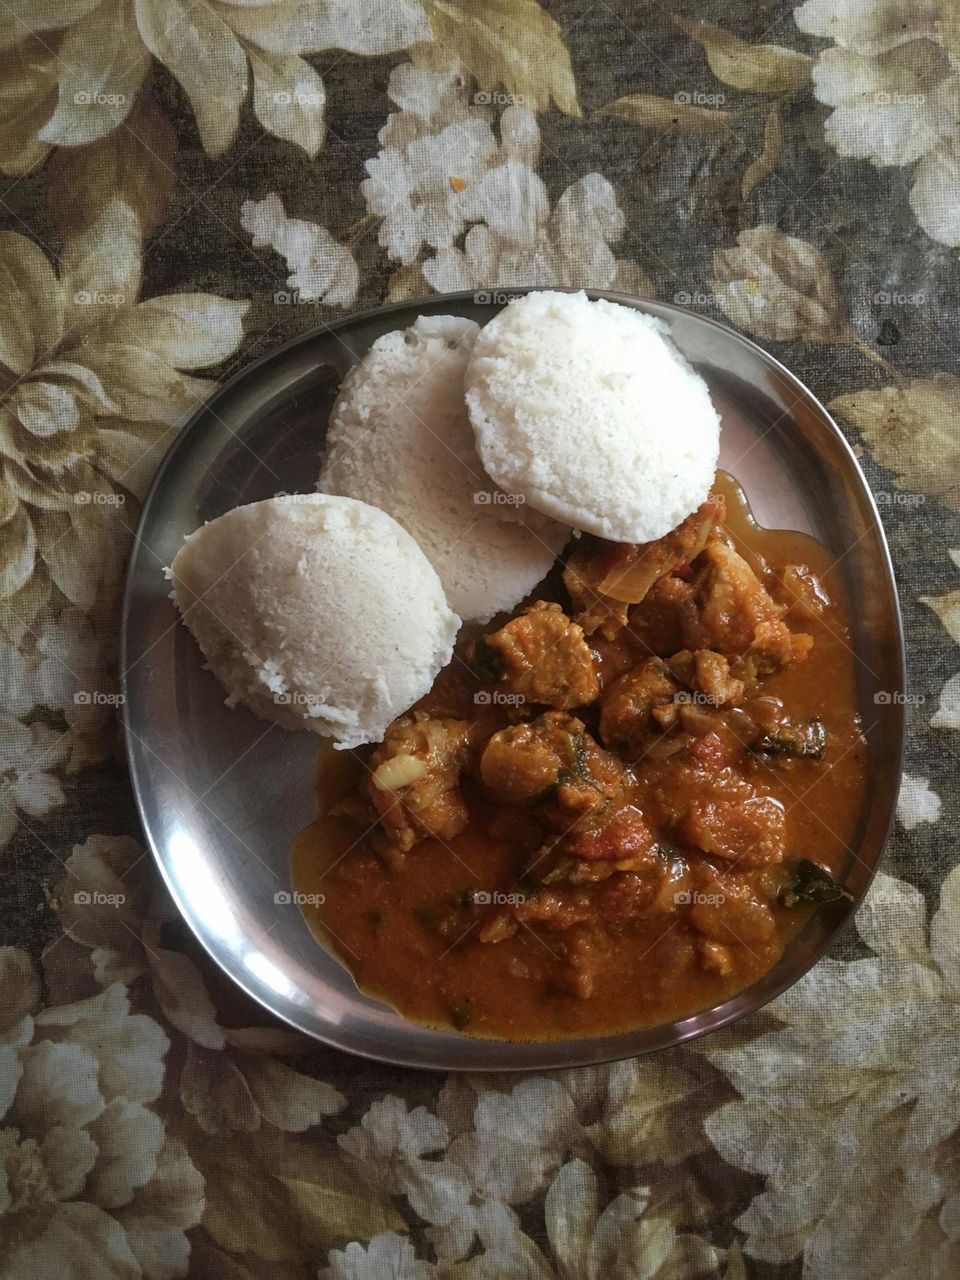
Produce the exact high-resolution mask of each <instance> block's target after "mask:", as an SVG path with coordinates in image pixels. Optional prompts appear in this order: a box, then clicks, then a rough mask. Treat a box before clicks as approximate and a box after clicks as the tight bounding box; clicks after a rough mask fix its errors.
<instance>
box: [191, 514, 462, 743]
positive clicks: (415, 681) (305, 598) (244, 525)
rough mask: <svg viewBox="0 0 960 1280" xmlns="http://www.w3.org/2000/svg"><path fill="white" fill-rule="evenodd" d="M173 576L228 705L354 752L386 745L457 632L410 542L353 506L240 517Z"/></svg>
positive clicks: (211, 527) (200, 535)
mask: <svg viewBox="0 0 960 1280" xmlns="http://www.w3.org/2000/svg"><path fill="white" fill-rule="evenodd" d="M170 576H171V578H172V580H173V591H174V598H175V600H176V603H177V607H178V608H179V610H180V612H181V614H182V615H183V620H184V622H185V623H186V624H187V626H188V627H189V629H190V630H191V632H192V633H193V635H194V637H195V638H196V640H197V643H198V644H199V645H200V648H201V649H202V650H203V654H204V657H205V658H206V660H207V663H208V664H209V666H210V669H211V670H212V671H213V673H214V675H215V676H216V677H217V679H218V680H219V681H220V682H221V684H222V685H223V686H224V688H225V689H226V690H227V692H228V694H229V698H228V703H229V704H230V705H235V704H236V703H242V704H243V705H244V706H246V707H249V709H250V710H251V711H254V712H255V713H256V714H257V715H259V716H262V717H263V718H264V719H266V720H274V721H276V723H277V724H280V725H282V726H283V727H284V728H287V729H310V730H312V731H313V732H314V733H318V734H324V735H329V736H331V737H333V738H335V739H336V740H337V742H338V744H339V745H341V746H344V747H356V746H359V745H360V744H362V743H369V742H377V741H379V740H380V739H381V738H382V737H383V736H384V733H385V732H386V730H387V727H388V725H389V724H390V722H391V721H392V720H393V719H394V718H395V717H396V716H397V715H399V714H400V713H401V712H403V711H406V709H407V708H408V707H410V706H411V704H413V703H414V702H416V701H417V699H418V698H420V697H422V696H423V695H424V694H425V693H426V692H427V691H428V690H429V689H430V687H431V685H432V684H433V681H434V677H435V676H436V674H437V672H438V671H439V670H440V668H441V667H442V666H443V665H444V664H445V663H446V662H448V661H449V660H450V656H451V653H452V651H453V642H454V639H455V637H456V634H457V630H458V628H459V625H460V619H459V618H458V617H457V616H456V615H455V614H454V613H453V612H452V611H451V610H450V608H449V607H448V605H447V603H446V600H445V598H444V594H443V588H442V586H441V584H440V579H439V578H438V577H437V574H436V571H435V570H434V569H433V567H432V566H431V564H430V562H429V560H428V559H427V558H426V556H425V555H424V554H423V552H422V551H421V550H420V548H419V546H418V545H417V543H416V542H415V541H414V540H413V538H412V537H411V536H410V534H409V533H407V531H406V530H405V529H403V528H402V527H401V526H400V525H399V524H397V522H396V521H395V520H393V519H392V518H391V517H390V516H388V515H387V514H386V513H385V512H383V511H380V510H378V509H377V508H376V507H371V506H368V505H367V504H366V503H364V502H357V501H355V500H353V499H351V498H341V497H331V496H329V495H326V494H319V493H317V494H299V495H288V496H287V497H282V498H268V499H267V500H265V501H263V502H253V503H250V504H249V505H248V506H244V507H236V508H234V510H232V511H228V512H227V513H226V514H225V515H222V516H219V517H218V518H217V519H216V520H211V521H210V523H209V524H205V525H204V526H203V527H202V528H200V529H198V530H197V531H196V532H195V533H193V534H191V535H190V537H188V538H187V540H186V542H185V543H184V545H183V546H182V547H181V548H180V550H179V552H178V553H177V556H176V558H175V559H174V561H173V565H172V567H171V570H170Z"/></svg>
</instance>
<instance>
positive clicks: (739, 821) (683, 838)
mask: <svg viewBox="0 0 960 1280" xmlns="http://www.w3.org/2000/svg"><path fill="white" fill-rule="evenodd" d="M715 718H716V717H715ZM742 752H743V748H742V746H741V744H740V743H739V742H738V740H737V739H736V737H734V736H733V735H732V734H729V733H727V732H723V733H722V734H721V732H710V733H707V734H704V735H703V736H702V737H697V738H694V739H693V740H692V741H691V742H690V743H689V745H688V746H687V747H686V748H685V750H684V751H683V752H682V753H681V754H680V755H678V756H676V757H671V758H670V759H669V760H668V761H666V762H665V764H664V766H663V773H662V776H661V777H660V778H659V779H658V781H657V784H656V787H655V789H654V791H653V794H652V795H651V796H650V797H649V800H648V805H649V807H650V809H651V811H652V815H653V817H654V819H655V820H656V822H657V823H659V824H662V825H663V826H664V827H666V828H667V829H668V830H670V831H671V832H672V833H673V835H674V838H675V839H676V840H677V841H678V842H680V843H682V844H684V845H687V846H689V847H691V848H693V849H699V850H700V851H701V852H703V853H705V854H708V855H709V856H710V857H711V858H714V859H720V860H723V861H726V862H736V863H739V864H740V865H741V866H743V867H753V866H760V865H762V864H763V863H767V862H780V861H782V860H783V857H784V855H785V853H786V839H787V831H786V815H785V813H784V808H783V805H782V804H781V803H780V802H779V800H776V799H775V798H774V797H773V796H771V795H768V794H767V793H766V792H765V791H763V790H762V789H761V788H760V787H758V786H757V785H756V784H755V783H754V782H753V781H750V780H748V779H747V778H745V777H743V775H742V773H740V772H739V769H738V759H739V757H740V756H741V755H742Z"/></svg>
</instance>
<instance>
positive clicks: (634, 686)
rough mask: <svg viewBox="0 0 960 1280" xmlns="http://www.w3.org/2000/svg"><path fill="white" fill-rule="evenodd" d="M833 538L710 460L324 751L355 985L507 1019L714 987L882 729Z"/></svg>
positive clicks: (557, 1023) (672, 1013)
mask: <svg viewBox="0 0 960 1280" xmlns="http://www.w3.org/2000/svg"><path fill="white" fill-rule="evenodd" d="M835 579H836V575H835V573H834V570H833V566H832V562H831V557H830V556H829V554H828V553H827V552H826V550H825V549H824V548H823V547H821V546H819V544H817V543H816V542H814V541H813V540H812V539H810V538H808V537H806V536H805V535H802V534H796V533H786V532H782V531H771V530H761V529H758V528H757V526H756V525H754V524H753V523H752V521H751V520H750V518H749V514H748V512H747V509H746V506H745V503H744V501H743V499H742V496H741V495H740V493H739V490H737V489H736V487H735V485H734V484H733V483H732V482H730V481H729V480H728V479H726V478H724V477H722V476H721V477H718V480H717V487H716V489H715V490H714V491H713V492H711V493H709V494H708V495H707V496H706V497H705V498H704V499H703V501H702V502H701V503H700V504H699V506H698V507H697V508H696V510H695V511H694V512H693V513H692V514H690V515H688V516H686V517H684V518H682V519H680V520H679V521H678V522H677V527H676V528H674V529H671V530H668V531H667V532H666V533H665V534H664V535H663V536H662V537H661V538H660V539H658V540H657V541H655V542H653V543H647V544H642V545H641V544H631V545H618V544H612V543H609V542H606V541H604V540H602V539H599V538H597V537H591V538H584V539H582V540H581V541H580V542H579V543H578V544H576V543H575V544H572V550H571V554H570V557H569V559H568V560H567V563H566V566H565V568H564V570H563V572H562V574H561V573H560V572H555V573H553V574H551V575H550V577H549V578H548V579H547V580H546V581H545V582H544V583H543V584H542V585H541V587H540V588H539V589H538V591H537V592H536V598H535V599H533V600H528V601H526V602H524V604H523V605H522V606H521V607H520V608H519V609H517V610H516V612H515V614H514V616H513V617H510V618H506V619H500V620H498V621H497V622H496V623H494V624H492V625H491V626H489V627H487V628H485V629H482V630H481V629H478V628H474V629H473V630H472V632H465V633H464V635H462V636H461V638H460V640H459V641H458V644H457V647H456V650H455V653H454V657H453V660H452V661H451V662H450V663H448V665H447V666H446V667H445V669H444V670H443V671H442V672H441V673H440V675H439V676H438V678H437V681H436V683H435V684H434V686H433V688H432V689H431V690H430V692H429V693H427V694H426V696H425V697H423V698H421V699H420V701H419V702H418V703H417V705H416V706H415V707H414V708H413V709H412V710H410V711H408V712H405V713H404V714H403V715H401V716H400V717H398V718H397V719H396V720H395V721H394V722H393V724H391V725H390V727H389V728H388V729H387V730H386V733H385V734H384V735H383V738H382V741H381V742H380V743H379V744H378V745H376V746H375V747H373V748H365V749H361V750H359V751H357V752H353V753H340V754H339V755H338V756H336V757H333V756H332V755H331V754H330V753H323V752H322V753H321V761H320V768H319V772H318V797H319V802H320V816H319V818H318V820H317V822H316V823H315V825H314V826H313V827H311V828H310V829H308V830H307V831H306V832H305V833H304V834H303V835H302V836H301V838H300V840H299V841H298V844H297V847H296V849H295V851H294V859H293V877H294V884H295V885H296V887H297V888H298V890H300V891H302V893H303V894H304V895H305V899H304V900H305V901H307V902H316V903H318V904H319V905H317V906H311V907H306V908H305V912H306V914H307V918H308V921H309V922H310V924H311V926H312V927H313V929H314V930H315V932H316V933H317V935H318V937H320V938H321V939H322V940H323V941H325V942H326V943H327V945H329V946H330V947H331V949H332V950H333V951H334V952H335V953H336V954H337V955H338V956H339V957H340V958H341V959H342V960H343V963H344V964H346V965H347V967H348V968H349V969H350V970H351V972H352V973H353V975H354V978H355V980H356V982H357V983H358V985H359V986H360V987H361V989H362V990H364V991H367V992H369V993H371V994H373V995H376V996H378V997H380V998H382V999H385V1000H387V1001H389V1002H390V1003H391V1004H392V1005H393V1006H394V1007H396V1008H397V1009H399V1010H400V1011H401V1012H402V1013H404V1014H406V1015H407V1016H409V1017H412V1018H415V1019H417V1020H419V1021H422V1022H425V1023H428V1024H431V1025H434V1026H446V1027H454V1028H457V1029H459V1030H461V1031H466V1032H468V1033H469V1034H475V1035H479V1036H493V1037H501V1038H506V1039H513V1040H531V1039H548V1038H554V1037H568V1036H583V1035H602V1034H613V1033H616V1032H622V1031H626V1030H629V1029H632V1028H635V1027H638V1026H643V1025H655V1024H658V1023H662V1022H666V1021H670V1020H673V1019H676V1018H679V1017H684V1016H687V1015H688V1014H692V1013H694V1012H696V1011H698V1010H701V1009H705V1008H710V1007H713V1006H715V1005H717V1004H720V1003H722V1002H723V1001H724V1000H725V999H727V998H728V997H730V996H731V995H733V994H734V993H736V992H737V991H739V990H742V989H743V988H744V987H746V986H748V985H749V984H750V983H751V982H753V981H755V980H757V979H758V978H759V977H761V976H762V975H763V974H764V973H765V972H767V970H769V969H770V968H771V966H773V965H774V964H775V963H776V962H777V960H778V959H779V958H780V957H781V955H782V954H783V953H784V951H785V949H786V948H787V947H788V946H789V944H790V942H791V940H792V939H793V938H795V937H796V936H797V934H798V933H799V931H800V930H801V929H802V927H803V926H804V924H805V923H806V922H807V921H808V920H809V919H810V915H811V913H812V912H814V911H822V910H829V909H831V908H830V904H831V903H838V902H839V903H843V902H844V901H845V899H846V897H847V896H848V895H846V893H845V890H844V889H843V887H842V872H843V868H844V865H845V862H844V860H845V858H846V857H847V856H848V847H849V845H850V844H851V842H852V840H853V838H854V832H855V830H856V824H857V820H858V816H859V813H860V810H861V805H862V802H863V786H864V760H865V752H866V747H865V743H864V740H863V738H862V736H861V733H860V725H859V719H858V716H857V713H856V695H855V673H854V670H853V666H854V659H853V657H852V654H851V652H850V648H849V637H848V633H847V630H846V612H845V605H844V603H843V599H842V596H841V594H840V592H839V587H838V583H837V582H836V580H835Z"/></svg>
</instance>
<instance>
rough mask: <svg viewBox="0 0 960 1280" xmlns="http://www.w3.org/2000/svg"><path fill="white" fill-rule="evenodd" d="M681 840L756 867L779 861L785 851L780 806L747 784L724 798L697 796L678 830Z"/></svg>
mask: <svg viewBox="0 0 960 1280" xmlns="http://www.w3.org/2000/svg"><path fill="white" fill-rule="evenodd" d="M678 834H679V836H680V839H681V840H683V841H684V842H685V843H687V844H691V845H693V847H694V848H695V849H702V850H703V852H704V853H708V854H710V856H711V857H713V858H722V859H723V860H724V861H725V862H737V863H739V864H740V865H741V866H743V867H758V866H762V865H763V864H764V863H767V862H782V861H783V858H784V855H785V854H786V851H787V826H786V815H785V814H784V809H783V805H782V804H781V803H780V801H779V800H775V799H774V798H773V796H767V795H758V794H756V793H755V792H754V790H753V788H752V787H751V786H750V784H749V783H743V784H742V786H741V787H740V788H738V789H734V788H733V787H730V788H728V789H727V794H726V795H723V796H709V795H707V796H697V797H696V798H695V799H694V800H692V801H691V803H690V807H689V809H688V810H687V815H686V817H685V818H684V820H683V822H681V824H680V826H679V828H678Z"/></svg>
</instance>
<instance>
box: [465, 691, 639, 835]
mask: <svg viewBox="0 0 960 1280" xmlns="http://www.w3.org/2000/svg"><path fill="white" fill-rule="evenodd" d="M624 772H625V770H624V766H623V765H622V764H621V763H620V761H619V760H617V759H616V757H614V756H611V755H610V753H609V752H607V751H604V750H603V748H602V747H600V746H598V745H597V743H596V742H594V740H593V738H591V737H590V735H589V734H588V733H587V732H586V728H585V726H584V723H583V721H582V720H578V719H577V717H576V716H571V715H567V714H565V713H564V712H562V711H546V712H544V714H543V715H541V716H538V717H537V718H536V720H531V721H529V722H528V723H524V724H514V725H508V726H507V728H505V729H500V730H499V732H497V733H495V734H493V735H492V737H491V738H490V740H489V741H488V743H487V745H486V747H485V748H484V750H483V755H482V756H481V757H480V777H481V778H482V779H483V783H484V785H485V786H486V788H487V789H488V791H490V792H491V794H492V795H493V796H494V798H495V799H497V800H501V801H506V802H508V803H512V804H537V803H542V804H543V808H542V810H541V816H543V817H544V818H545V819H546V820H547V821H548V822H552V823H554V824H555V825H557V826H560V827H561V828H562V827H564V826H569V824H570V822H571V820H572V818H574V817H575V816H576V815H577V814H579V813H587V812H589V811H590V810H591V809H595V808H596V807H597V806H598V805H599V804H601V803H602V802H603V801H604V800H607V799H610V798H611V797H612V796H613V795H619V793H620V791H621V789H622V781H623V775H624ZM547 802H549V803H547Z"/></svg>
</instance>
